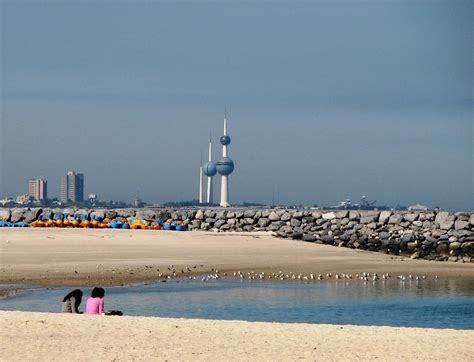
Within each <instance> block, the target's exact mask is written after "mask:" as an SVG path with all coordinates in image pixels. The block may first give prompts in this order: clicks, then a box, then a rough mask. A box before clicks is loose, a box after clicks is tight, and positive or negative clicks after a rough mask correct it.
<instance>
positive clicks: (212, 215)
mask: <svg viewBox="0 0 474 362" xmlns="http://www.w3.org/2000/svg"><path fill="white" fill-rule="evenodd" d="M204 216H205V217H206V218H211V219H215V217H216V212H215V211H214V210H211V209H207V210H206V211H204Z"/></svg>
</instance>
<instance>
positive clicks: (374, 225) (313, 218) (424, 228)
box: [0, 208, 474, 262]
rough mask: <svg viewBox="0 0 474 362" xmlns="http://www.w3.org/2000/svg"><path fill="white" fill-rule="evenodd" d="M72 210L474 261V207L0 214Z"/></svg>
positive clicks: (14, 218)
mask: <svg viewBox="0 0 474 362" xmlns="http://www.w3.org/2000/svg"><path fill="white" fill-rule="evenodd" d="M49 213H52V214H53V215H54V214H58V213H61V214H64V213H67V214H68V215H69V218H72V216H73V215H74V214H78V215H81V216H82V215H87V216H88V217H92V216H93V215H95V216H96V217H101V218H107V219H109V220H117V221H127V220H128V221H130V220H131V219H134V218H137V219H141V220H144V222H146V223H148V224H149V225H153V224H157V223H159V221H160V220H166V219H170V218H171V219H173V220H180V221H182V222H183V224H184V225H186V226H187V228H188V230H206V231H213V232H229V231H238V232H251V231H270V232H273V233H274V235H275V236H278V237H281V238H287V239H294V240H300V241H304V242H312V243H318V244H327V245H334V246H337V247H347V248H353V249H362V250H369V251H377V252H383V253H388V254H393V255H406V256H409V257H411V258H413V259H417V258H422V259H428V260H438V261H451V262H474V213H468V212H456V213H452V212H447V211H439V212H392V211H381V212H380V211H309V210H284V209H277V210H273V209H268V210H267V209H215V208H206V209H176V210H170V209H166V210H164V209H115V210H105V209H97V210H78V209H44V210H42V209H39V208H35V209H33V208H31V209H26V208H16V209H1V208H0V219H4V220H7V221H11V222H20V221H22V222H32V221H34V220H36V219H37V218H38V217H39V215H41V214H43V215H48V214H49Z"/></svg>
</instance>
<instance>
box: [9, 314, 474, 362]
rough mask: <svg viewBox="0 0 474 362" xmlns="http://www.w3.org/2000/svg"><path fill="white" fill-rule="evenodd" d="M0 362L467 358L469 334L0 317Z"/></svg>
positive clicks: (472, 351)
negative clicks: (0, 325)
mask: <svg viewBox="0 0 474 362" xmlns="http://www.w3.org/2000/svg"><path fill="white" fill-rule="evenodd" d="M0 320H1V323H2V328H0V341H2V343H1V344H0V360H1V361H32V360H34V361H60V360H61V361H63V360H67V361H98V360H103V361H131V360H133V361H150V360H153V361H156V360H159V361H165V360H168V361H196V360H198V361H227V360H231V361H235V360H240V361H242V360H247V361H248V360H252V361H275V360H278V361H295V360H373V359H382V360H390V361H399V360H423V361H427V360H438V361H439V360H442V361H472V360H473V359H474V344H473V343H472V341H473V340H474V331H465V330H452V329H438V330H437V329H422V328H395V327H374V326H346V325H325V324H319V325H316V324H284V323H261V322H242V321H216V320H199V319H194V320H193V319H170V318H155V317H110V316H89V315H73V314H60V313H57V314H55V313H29V312H0Z"/></svg>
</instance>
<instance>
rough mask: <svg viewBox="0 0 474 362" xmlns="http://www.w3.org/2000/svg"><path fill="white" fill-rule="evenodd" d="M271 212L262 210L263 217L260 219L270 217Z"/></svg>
mask: <svg viewBox="0 0 474 362" xmlns="http://www.w3.org/2000/svg"><path fill="white" fill-rule="evenodd" d="M270 214H271V210H262V215H261V216H260V217H269V216H270Z"/></svg>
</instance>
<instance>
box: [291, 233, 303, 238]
mask: <svg viewBox="0 0 474 362" xmlns="http://www.w3.org/2000/svg"><path fill="white" fill-rule="evenodd" d="M291 238H292V239H294V240H301V239H303V233H300V232H296V233H293V234H292V235H291Z"/></svg>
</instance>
